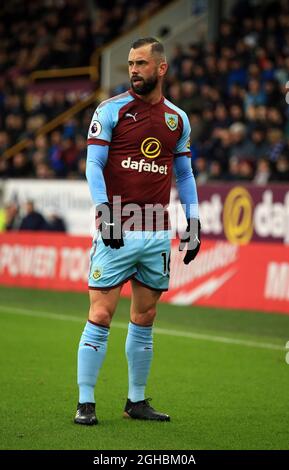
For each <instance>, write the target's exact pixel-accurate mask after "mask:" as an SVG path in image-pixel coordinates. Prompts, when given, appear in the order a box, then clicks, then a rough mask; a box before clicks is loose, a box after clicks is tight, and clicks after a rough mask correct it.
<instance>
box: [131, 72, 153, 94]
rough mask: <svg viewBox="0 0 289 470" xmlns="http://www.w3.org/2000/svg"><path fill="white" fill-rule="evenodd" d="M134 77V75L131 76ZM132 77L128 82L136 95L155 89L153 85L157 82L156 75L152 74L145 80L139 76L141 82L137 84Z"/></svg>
mask: <svg viewBox="0 0 289 470" xmlns="http://www.w3.org/2000/svg"><path fill="white" fill-rule="evenodd" d="M133 78H136V77H133ZM133 78H131V80H130V83H131V87H132V89H133V91H134V92H135V93H136V94H137V95H148V94H149V93H151V91H153V90H154V89H155V87H156V86H157V84H158V77H157V75H153V76H152V77H150V78H147V79H146V80H145V79H144V78H140V80H141V83H140V84H138V85H135V84H134V81H133Z"/></svg>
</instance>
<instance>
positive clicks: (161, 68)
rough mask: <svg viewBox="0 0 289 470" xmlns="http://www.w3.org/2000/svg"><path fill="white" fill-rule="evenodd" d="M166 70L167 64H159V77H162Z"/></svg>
mask: <svg viewBox="0 0 289 470" xmlns="http://www.w3.org/2000/svg"><path fill="white" fill-rule="evenodd" d="M167 70H168V64H167V62H161V63H160V65H159V75H160V76H161V77H163V76H164V75H165V74H166V73H167Z"/></svg>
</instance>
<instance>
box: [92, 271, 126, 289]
mask: <svg viewBox="0 0 289 470" xmlns="http://www.w3.org/2000/svg"><path fill="white" fill-rule="evenodd" d="M134 276H135V273H134V274H132V275H131V276H129V277H127V278H126V279H124V280H123V281H121V282H119V283H118V284H114V285H113V286H103V287H101V286H97V287H95V286H90V285H88V289H90V290H110V289H115V288H116V287H119V286H121V285H122V284H125V283H126V282H127V281H129V280H130V279H132V278H133V277H134Z"/></svg>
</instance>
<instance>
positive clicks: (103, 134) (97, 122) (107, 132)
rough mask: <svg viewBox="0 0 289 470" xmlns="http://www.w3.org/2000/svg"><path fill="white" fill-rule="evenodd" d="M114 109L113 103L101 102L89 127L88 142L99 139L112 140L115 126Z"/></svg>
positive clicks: (108, 141)
mask: <svg viewBox="0 0 289 470" xmlns="http://www.w3.org/2000/svg"><path fill="white" fill-rule="evenodd" d="M114 119H115V116H114V109H113V106H112V103H106V102H103V103H101V104H100V105H99V106H98V107H97V108H96V110H95V111H94V114H93V116H92V119H91V122H90V125H89V129H88V136H87V139H88V142H89V143H90V144H92V143H93V141H95V143H96V144H97V141H98V140H101V141H104V142H107V143H108V144H109V143H110V142H111V136H112V131H113V128H114V126H115V122H114Z"/></svg>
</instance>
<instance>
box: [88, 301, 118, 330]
mask: <svg viewBox="0 0 289 470" xmlns="http://www.w3.org/2000/svg"><path fill="white" fill-rule="evenodd" d="M111 319H112V312H110V311H109V309H108V308H105V307H100V306H96V305H93V304H92V305H91V306H90V309H89V320H91V321H93V322H94V323H97V324H98V325H103V326H110V323H111Z"/></svg>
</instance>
